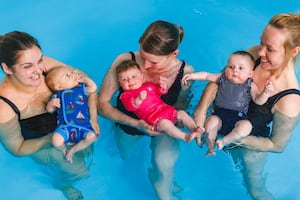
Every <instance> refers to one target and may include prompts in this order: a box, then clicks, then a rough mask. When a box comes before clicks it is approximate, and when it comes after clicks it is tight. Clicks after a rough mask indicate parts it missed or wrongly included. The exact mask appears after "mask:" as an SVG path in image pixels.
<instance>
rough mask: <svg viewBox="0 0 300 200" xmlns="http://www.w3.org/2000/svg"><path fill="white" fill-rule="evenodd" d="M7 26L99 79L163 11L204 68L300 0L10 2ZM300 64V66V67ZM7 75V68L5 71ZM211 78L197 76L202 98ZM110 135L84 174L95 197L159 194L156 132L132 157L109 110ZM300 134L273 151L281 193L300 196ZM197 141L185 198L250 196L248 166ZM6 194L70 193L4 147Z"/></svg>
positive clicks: (188, 150)
mask: <svg viewBox="0 0 300 200" xmlns="http://www.w3.org/2000/svg"><path fill="white" fill-rule="evenodd" d="M1 8H2V10H1V13H0V33H6V32H9V31H12V30H22V31H26V32H29V33H30V34H32V35H34V36H35V37H36V38H38V40H39V41H40V44H41V45H42V48H43V51H44V54H45V55H48V56H51V57H54V58H56V59H58V60H61V61H63V62H65V63H67V64H70V65H73V66H76V67H78V68H81V69H82V70H84V71H85V72H86V73H87V74H89V75H90V76H91V77H92V78H93V79H94V80H95V81H96V82H97V84H98V85H100V84H101V80H102V78H103V76H104V73H105V71H106V69H107V68H108V67H109V65H110V64H111V62H112V61H113V59H114V58H115V56H116V55H118V54H119V53H121V52H124V51H130V50H136V49H137V48H138V42H137V41H138V38H139V37H140V34H142V32H143V30H144V29H145V28H146V26H147V25H148V24H149V23H150V22H152V21H154V20H156V19H164V20H168V21H172V22H176V23H178V24H179V25H181V26H183V28H184V29H185V37H184V40H183V43H182V44H181V46H180V56H179V57H180V58H183V59H185V60H186V61H187V62H189V63H191V64H192V65H193V66H194V67H195V69H196V70H208V71H215V72H217V71H219V70H220V69H222V67H223V66H224V65H225V62H226V59H227V57H228V55H229V53H230V52H232V51H234V50H238V49H245V48H247V47H249V46H251V45H253V44H257V43H258V42H259V37H260V34H261V31H262V29H263V27H264V26H265V24H266V23H267V22H268V20H269V19H270V17H271V16H272V15H274V14H276V13H280V12H298V13H299V12H300V2H296V1H293V0H289V1H285V2H284V3H282V2H279V1H278V2H272V5H270V1H267V0H260V1H257V0H254V1H251V2H250V1H249V2H246V3H241V2H240V1H237V0H232V1H231V2H230V3H227V2H226V1H217V0H203V1H201V2H200V1H198V0H190V1H189V3H188V4H183V3H182V1H179V0H144V1H139V0H131V1H128V2H125V1H121V0H110V1H108V0H103V1H101V2H100V1H96V0H93V1H86V2H85V3H84V4H83V3H82V1H65V2H64V3H61V2H60V1H56V0H53V1H49V2H47V3H45V2H43V1H40V2H36V1H33V0H31V1H30V0H29V1H26V2H25V1H24V2H19V1H17V0H11V1H9V2H1ZM298 68H299V66H298ZM2 77H3V74H2V73H0V78H2ZM298 77H299V72H298ZM203 86H204V83H198V84H196V85H195V90H194V91H195V97H194V99H193V101H194V104H195V102H196V101H197V100H198V98H199V97H200V94H201V90H202V88H203ZM99 120H100V124H101V127H102V129H101V132H102V135H101V137H100V138H99V140H98V142H97V143H96V145H95V147H96V149H95V156H94V160H93V163H92V166H91V176H90V177H89V178H87V179H86V180H83V181H81V182H80V183H78V185H77V186H78V188H80V189H81V190H82V192H83V194H84V196H85V199H87V200H98V199H99V200H100V199H101V200H118V199H123V198H124V197H126V198H130V199H134V200H135V199H145V200H148V199H149V200H151V199H155V195H154V192H153V190H152V187H151V185H150V183H149V182H148V180H147V175H146V170H147V167H148V166H149V164H150V163H149V156H150V152H149V149H148V148H144V146H146V145H147V143H148V142H149V141H148V140H147V138H145V139H144V141H143V143H142V144H140V148H139V151H138V152H136V154H135V155H133V156H132V158H130V159H128V160H126V161H122V160H121V159H120V158H119V155H118V150H117V148H116V146H115V144H114V141H113V137H112V136H111V134H110V133H111V126H110V122H109V121H108V120H105V119H103V118H99ZM299 130H300V125H298V126H297V128H296V130H295V133H297V132H298V133H299ZM299 142H300V136H299V134H294V135H293V137H292V140H291V142H290V144H289V146H288V148H287V149H286V150H285V151H284V152H283V153H281V154H271V153H270V154H269V159H268V162H267V165H266V172H267V174H268V179H267V186H268V188H269V189H270V191H271V192H272V193H273V195H274V196H275V197H276V199H279V200H295V199H300V192H299V190H298V189H299V186H298V183H299V181H298V180H299V179H300V173H299V170H298V169H299V166H300V157H299V152H300V150H299V145H298V144H299ZM205 151H206V150H205V149H199V148H198V147H197V146H196V144H195V143H191V144H185V143H181V154H180V158H179V160H178V163H177V165H176V181H177V182H178V183H179V184H180V185H181V186H183V187H184V191H182V192H181V196H182V197H183V199H187V200H197V199H207V198H210V199H213V200H223V199H243V200H244V199H245V200H246V199H249V197H248V196H247V194H246V190H245V188H244V187H243V185H242V184H241V174H240V173H239V172H238V170H237V169H235V168H234V166H233V164H232V162H231V158H230V157H229V156H227V155H226V154H225V153H223V152H217V153H218V154H217V156H216V157H212V158H206V157H205ZM0 177H1V178H0V187H1V197H0V199H12V200H15V199H16V200H17V199H24V200H27V199H28V200H29V199H30V200H39V199H42V198H46V199H55V200H60V199H64V197H63V195H62V194H61V192H60V191H57V190H55V189H53V188H52V187H51V186H50V185H49V184H48V182H47V176H46V175H45V174H44V173H43V172H42V171H41V169H40V168H39V166H36V165H35V164H34V163H33V162H32V161H31V160H30V159H29V158H15V157H13V156H11V155H9V154H8V153H7V152H6V151H5V150H4V149H3V147H2V146H0Z"/></svg>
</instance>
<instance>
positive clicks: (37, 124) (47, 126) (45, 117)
mask: <svg viewBox="0 0 300 200" xmlns="http://www.w3.org/2000/svg"><path fill="white" fill-rule="evenodd" d="M0 99H1V100H3V101H4V102H6V103H7V104H8V105H9V106H10V107H11V108H12V109H13V110H14V112H15V113H16V114H17V115H18V120H19V123H20V127H21V133H22V136H23V138H24V139H25V140H28V139H34V138H40V137H43V136H46V135H47V134H49V133H52V132H53V131H54V130H55V128H56V126H57V118H56V113H42V114H40V115H36V116H33V117H29V118H26V119H21V114H20V110H19V109H18V107H17V106H16V105H15V104H14V103H13V102H12V101H10V100H9V99H7V98H5V97H3V96H0Z"/></svg>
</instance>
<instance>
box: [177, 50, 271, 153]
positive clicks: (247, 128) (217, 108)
mask: <svg viewBox="0 0 300 200" xmlns="http://www.w3.org/2000/svg"><path fill="white" fill-rule="evenodd" d="M254 65H255V60H254V58H253V56H252V55H251V54H249V53H248V52H246V51H237V52H234V53H232V54H231V56H230V57H229V59H228V62H227V66H226V68H225V71H224V72H223V73H218V74H211V73H208V72H197V73H191V74H187V75H185V76H184V77H183V79H182V81H183V82H184V83H186V81H188V80H206V81H213V82H218V91H217V94H216V98H215V99H214V109H213V113H212V115H211V116H209V117H208V119H207V120H206V122H205V124H204V127H205V131H206V134H203V135H204V137H206V138H205V139H206V143H207V145H208V149H209V150H208V152H207V155H208V156H209V155H215V151H214V145H215V139H216V137H217V134H218V133H219V134H220V135H223V136H224V137H223V138H222V139H220V140H217V141H216V144H217V146H218V148H219V149H223V147H224V146H225V145H227V144H230V143H233V142H236V141H238V140H240V139H242V138H243V137H246V136H247V135H249V134H250V132H251V130H252V124H251V122H250V121H249V120H247V119H246V117H247V112H248V106H249V102H250V100H251V99H252V100H253V101H254V102H255V103H256V104H259V105H262V104H264V103H265V102H266V101H267V100H268V98H269V96H270V94H271V93H272V92H273V90H274V88H273V85H272V83H271V82H270V81H267V82H266V86H265V88H264V90H263V91H262V92H261V93H258V89H257V87H256V85H255V84H254V83H253V82H252V72H253V69H254ZM207 137H208V138H207ZM198 144H199V146H201V140H200V139H199V140H198Z"/></svg>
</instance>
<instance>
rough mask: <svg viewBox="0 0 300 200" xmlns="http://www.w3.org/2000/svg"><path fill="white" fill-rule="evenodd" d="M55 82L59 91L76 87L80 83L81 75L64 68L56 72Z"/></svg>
mask: <svg viewBox="0 0 300 200" xmlns="http://www.w3.org/2000/svg"><path fill="white" fill-rule="evenodd" d="M56 77H57V82H58V83H59V85H60V86H61V90H65V89H70V88H73V87H76V86H77V85H78V84H79V83H80V82H82V75H81V74H79V73H78V72H77V71H76V70H74V69H72V68H69V67H64V68H60V69H58V70H57V76H56Z"/></svg>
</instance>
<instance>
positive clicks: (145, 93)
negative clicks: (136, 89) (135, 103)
mask: <svg viewBox="0 0 300 200" xmlns="http://www.w3.org/2000/svg"><path fill="white" fill-rule="evenodd" d="M146 98H147V91H146V90H142V91H141V93H140V96H139V99H140V100H141V101H144V100H145V99H146Z"/></svg>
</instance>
